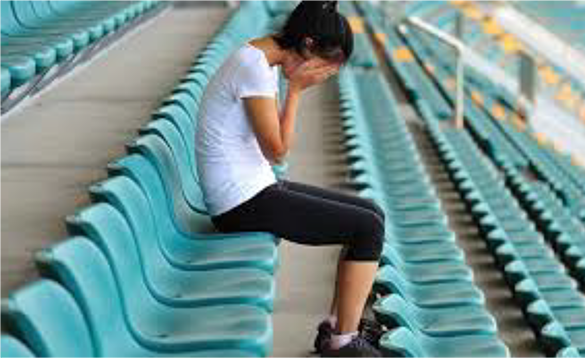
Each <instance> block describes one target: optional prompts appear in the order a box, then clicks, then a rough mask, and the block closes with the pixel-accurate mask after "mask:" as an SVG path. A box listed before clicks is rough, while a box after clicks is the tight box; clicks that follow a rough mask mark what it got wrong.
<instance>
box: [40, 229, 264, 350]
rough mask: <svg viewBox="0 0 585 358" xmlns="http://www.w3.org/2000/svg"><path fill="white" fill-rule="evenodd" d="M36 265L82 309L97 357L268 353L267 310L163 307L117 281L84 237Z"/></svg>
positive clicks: (141, 287) (136, 284) (137, 287)
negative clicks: (65, 289) (58, 282)
mask: <svg viewBox="0 0 585 358" xmlns="http://www.w3.org/2000/svg"><path fill="white" fill-rule="evenodd" d="M37 261H38V263H39V267H40V268H41V272H42V273H43V275H46V276H50V277H53V278H55V279H57V280H58V281H60V282H62V283H63V285H64V286H65V287H66V288H67V289H68V290H69V291H70V292H71V293H72V294H73V296H74V297H75V300H76V301H77V302H78V303H79V305H80V306H81V307H82V309H83V312H84V315H85V317H86V319H87V321H88V324H89V326H90V327H91V332H92V338H93V340H94V344H95V347H96V348H95V349H96V351H97V355H99V356H132V355H137V356H149V355H159V356H163V355H171V356H173V355H186V356H189V355H194V356H206V355H211V356H222V354H228V356H229V354H234V353H236V355H237V356H243V355H252V356H264V355H266V354H268V352H269V349H270V346H271V339H272V330H271V325H270V320H269V317H268V315H267V313H266V311H264V310H262V309H259V308H256V307H253V306H241V305H228V306H209V307H201V308H174V307H170V306H166V305H162V304H160V303H159V302H157V301H156V300H154V298H153V297H152V296H151V294H150V293H149V292H148V289H147V288H146V287H145V284H144V282H143V280H141V279H139V278H138V277H137V278H136V279H134V280H133V281H131V282H124V281H121V280H119V279H118V278H117V277H116V275H114V272H113V271H112V268H111V267H110V265H109V263H108V260H107V259H106V257H105V256H104V255H103V254H102V253H101V251H100V249H99V248H98V247H97V246H96V245H95V244H93V243H92V242H91V241H89V240H88V239H86V238H73V239H69V240H67V241H64V242H63V243H61V244H58V245H56V246H54V247H53V248H50V249H47V250H45V251H44V252H42V253H41V254H39V256H38V259H37ZM128 284H130V286H128ZM37 302H38V300H37ZM35 304H36V305H37V307H39V308H42V307H43V306H42V305H38V304H37V303H36V302H35ZM65 310H66V312H68V311H70V310H71V309H70V308H69V307H67V308H65ZM45 311H47V310H45ZM49 313H54V311H52V310H49ZM31 321H32V322H37V321H38V320H37V319H36V318H33V319H32V320H31ZM64 332H68V331H67V330H65V331H64ZM215 351H218V352H215ZM234 351H241V352H245V353H241V352H240V353H238V352H234ZM58 355H59V354H58ZM60 355H65V354H60ZM77 355H80V354H77ZM86 355H90V356H91V355H93V354H86Z"/></svg>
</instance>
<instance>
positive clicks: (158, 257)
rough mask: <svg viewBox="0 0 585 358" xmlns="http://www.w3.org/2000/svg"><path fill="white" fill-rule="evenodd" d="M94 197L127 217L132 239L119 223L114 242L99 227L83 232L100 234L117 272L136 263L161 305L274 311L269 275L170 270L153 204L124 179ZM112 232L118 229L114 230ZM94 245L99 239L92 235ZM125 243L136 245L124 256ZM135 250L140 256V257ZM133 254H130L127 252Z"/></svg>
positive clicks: (94, 189)
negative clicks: (233, 305)
mask: <svg viewBox="0 0 585 358" xmlns="http://www.w3.org/2000/svg"><path fill="white" fill-rule="evenodd" d="M90 192H91V193H92V197H94V198H97V199H100V198H101V200H102V201H106V202H108V203H110V204H112V205H113V206H114V207H116V208H117V209H118V210H119V211H120V212H121V213H123V214H124V216H125V218H126V220H127V223H128V226H129V228H130V229H131V231H132V234H133V235H132V236H133V238H132V237H129V236H127V235H128V234H130V232H129V231H128V230H125V229H126V228H123V227H122V226H124V225H122V223H121V222H120V223H119V225H120V228H119V229H120V234H119V235H118V236H117V237H116V239H115V240H112V239H111V238H110V237H109V236H107V235H106V234H105V233H104V234H99V233H97V232H98V231H99V227H100V223H98V222H95V223H89V224H88V225H87V227H84V228H80V229H81V230H83V231H86V232H90V231H91V232H95V239H96V240H99V242H100V243H101V244H100V246H101V247H104V248H107V251H108V252H109V255H108V256H109V257H111V260H112V263H113V264H114V265H113V266H116V267H122V266H123V265H124V264H123V261H128V260H130V257H134V259H135V261H136V262H137V263H138V264H140V265H142V267H143V271H144V276H145V280H146V282H147V286H149V288H150V290H151V292H152V293H153V295H154V296H155V297H157V299H159V300H160V301H161V302H164V303H166V304H169V305H171V306H177V307H182V306H185V307H188V306H201V305H207V304H230V303H240V304H242V303H245V304H252V305H257V306H258V307H262V308H265V309H267V310H269V311H271V310H272V305H273V300H274V278H273V277H272V275H271V274H270V273H267V272H266V271H263V270H259V269H256V268H251V267H247V268H246V267H243V268H241V267H238V266H237V265H236V264H234V265H233V266H232V267H230V268H216V269H205V270H184V269H181V268H177V267H175V266H173V265H171V264H170V263H169V262H168V260H167V259H166V258H165V257H164V254H163V252H162V250H161V248H160V246H159V242H160V239H159V238H158V235H157V232H156V228H155V226H154V222H153V220H152V215H151V213H150V212H149V205H150V204H149V203H148V200H147V199H146V198H145V197H144V195H143V194H142V192H141V189H140V187H139V186H138V184H136V183H135V182H133V181H132V180H131V179H129V178H128V177H125V176H118V177H115V178H112V179H109V180H107V181H105V182H102V183H98V184H96V185H94V186H92V187H91V188H90ZM110 226H113V224H110ZM91 237H92V239H93V238H94V234H92V235H91ZM123 240H127V241H128V242H129V243H131V242H135V243H136V245H135V246H136V247H133V246H134V245H129V246H131V247H126V249H125V250H123V248H122V247H121V245H119V244H121V243H122V241H123ZM136 248H137V249H138V251H136ZM128 250H129V251H128Z"/></svg>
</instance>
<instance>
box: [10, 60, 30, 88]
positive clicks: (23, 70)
mask: <svg viewBox="0 0 585 358" xmlns="http://www.w3.org/2000/svg"><path fill="white" fill-rule="evenodd" d="M2 69H3V70H4V69H6V70H7V71H8V72H9V74H10V82H9V84H10V86H11V88H16V87H19V86H21V85H22V84H24V83H26V82H28V81H29V80H30V79H31V78H33V76H34V75H35V61H34V60H33V59H32V58H30V57H24V56H13V55H7V56H5V55H2ZM3 72H4V71H3ZM2 77H3V78H4V75H3V76H2Z"/></svg>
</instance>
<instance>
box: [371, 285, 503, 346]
mask: <svg viewBox="0 0 585 358" xmlns="http://www.w3.org/2000/svg"><path fill="white" fill-rule="evenodd" d="M373 310H374V313H375V315H376V319H377V320H378V322H380V323H382V324H383V325H384V326H386V327H399V326H400V327H407V328H410V329H411V330H420V331H422V332H424V333H426V334H428V335H429V336H437V337H455V336H459V335H467V334H485V335H495V334H497V326H496V320H495V319H494V318H493V317H492V316H491V315H489V314H488V313H487V312H486V311H485V310H483V309H482V308H481V307H479V306H471V305H468V306H465V305H459V306H457V307H444V308H422V307H418V306H416V305H415V304H413V303H412V302H410V301H407V300H405V299H404V298H403V297H401V296H400V295H396V294H390V295H388V296H385V297H383V298H381V299H379V300H378V301H376V303H375V304H374V306H373Z"/></svg>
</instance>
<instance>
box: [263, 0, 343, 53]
mask: <svg viewBox="0 0 585 358" xmlns="http://www.w3.org/2000/svg"><path fill="white" fill-rule="evenodd" d="M274 39H275V41H276V43H277V44H278V45H279V46H280V47H281V48H283V49H293V50H295V51H296V52H297V53H298V54H300V55H301V56H303V57H306V56H307V55H308V54H313V55H316V56H319V57H322V58H324V59H328V60H335V61H339V62H345V61H347V60H348V59H349V57H350V56H351V53H352V52H353V33H352V31H351V27H350V26H349V22H348V21H347V19H346V18H345V16H343V15H341V14H340V13H339V12H338V11H337V1H302V2H301V3H300V4H299V5H298V6H297V7H296V8H295V9H294V11H293V12H292V13H291V14H290V16H289V18H288V19H287V21H286V23H285V25H284V26H283V28H282V30H281V31H280V32H278V33H277V34H276V35H275V36H274ZM309 39H310V41H309Z"/></svg>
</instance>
